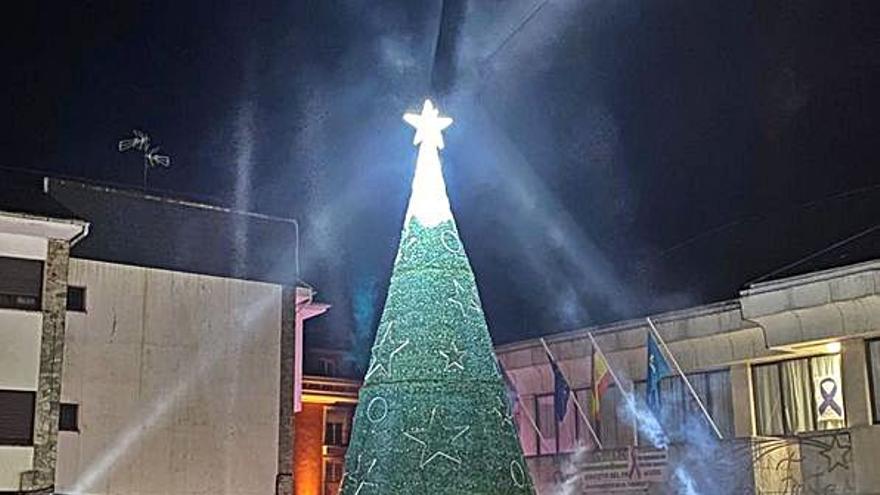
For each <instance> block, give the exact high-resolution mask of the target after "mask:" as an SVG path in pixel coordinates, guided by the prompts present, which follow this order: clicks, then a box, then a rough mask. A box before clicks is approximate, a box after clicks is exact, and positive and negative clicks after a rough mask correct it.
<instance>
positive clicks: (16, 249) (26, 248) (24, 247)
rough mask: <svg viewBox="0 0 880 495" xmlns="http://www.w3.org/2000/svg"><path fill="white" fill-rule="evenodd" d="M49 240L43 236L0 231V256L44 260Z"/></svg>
mask: <svg viewBox="0 0 880 495" xmlns="http://www.w3.org/2000/svg"><path fill="white" fill-rule="evenodd" d="M48 246H49V240H48V239H46V238H45V237H34V236H29V235H19V234H7V233H5V232H0V256H5V257H7V258H24V259H29V260H45V259H46V251H47V249H48Z"/></svg>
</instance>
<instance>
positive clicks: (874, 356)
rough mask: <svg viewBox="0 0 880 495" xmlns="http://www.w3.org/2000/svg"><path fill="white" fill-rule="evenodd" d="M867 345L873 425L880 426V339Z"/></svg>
mask: <svg viewBox="0 0 880 495" xmlns="http://www.w3.org/2000/svg"><path fill="white" fill-rule="evenodd" d="M867 345H868V377H869V379H870V382H871V406H872V408H873V409H874V423H876V424H880V339H874V340H870V341H868V343H867Z"/></svg>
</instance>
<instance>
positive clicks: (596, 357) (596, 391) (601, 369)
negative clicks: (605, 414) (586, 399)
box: [590, 350, 611, 422]
mask: <svg viewBox="0 0 880 495" xmlns="http://www.w3.org/2000/svg"><path fill="white" fill-rule="evenodd" d="M592 363H593V390H592V393H593V398H592V399H593V400H591V401H590V414H591V415H592V416H593V421H595V422H598V421H599V411H600V410H601V409H600V407H599V406H600V401H601V399H602V396H603V395H604V394H605V391H606V390H608V386H609V385H610V384H611V373H610V371H609V370H608V362H607V361H605V358H604V357H603V356H602V354H601V353H598V352H596V351H595V350H593V359H592Z"/></svg>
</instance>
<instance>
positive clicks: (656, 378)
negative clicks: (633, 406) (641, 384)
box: [645, 333, 670, 414]
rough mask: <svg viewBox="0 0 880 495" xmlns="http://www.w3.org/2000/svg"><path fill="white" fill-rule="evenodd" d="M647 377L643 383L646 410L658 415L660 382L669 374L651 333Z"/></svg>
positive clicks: (667, 365)
mask: <svg viewBox="0 0 880 495" xmlns="http://www.w3.org/2000/svg"><path fill="white" fill-rule="evenodd" d="M647 348H648V376H647V379H646V383H645V392H646V394H647V397H645V401H646V402H647V403H648V408H649V409H651V411H653V412H654V414H659V412H660V381H661V380H663V377H665V376H666V375H668V374H669V369H670V368H669V363H667V362H666V358H664V357H663V353H661V352H660V347H658V346H657V340H656V339H655V338H654V336H653V335H652V334H651V333H648V345H647Z"/></svg>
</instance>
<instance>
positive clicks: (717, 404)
mask: <svg viewBox="0 0 880 495" xmlns="http://www.w3.org/2000/svg"><path fill="white" fill-rule="evenodd" d="M687 378H688V381H689V382H690V384H691V386H692V387H693V388H694V392H696V394H697V396H699V397H700V400H701V401H702V402H703V405H704V406H705V407H706V411H708V413H709V415H710V416H711V417H712V421H714V422H715V425H716V426H718V429H719V430H720V431H721V434H722V435H724V437H725V438H729V437H732V436H733V395H732V392H731V389H730V371H729V370H720V371H710V372H702V373H688V374H687ZM644 396H645V393H644V392H642V397H644ZM660 410H661V416H662V418H661V421H662V423H663V426H664V427H665V428H666V430H667V432H668V433H669V435H670V436H671V437H672V438H673V439H675V437H676V435H679V434H687V430H688V429H690V428H692V427H693V426H694V425H693V423H691V422H690V421H689V419H694V418H699V419H700V421H702V422H703V423H704V425H705V426H707V427H709V424H708V421H705V415H704V414H703V411H701V410H700V406H699V404H697V401H696V400H695V399H694V397H693V395H692V394H691V392H690V390H688V387H687V385H685V383H684V380H682V379H681V376H679V375H672V376H667V377H666V378H664V379H663V380H662V381H661V382H660Z"/></svg>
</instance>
